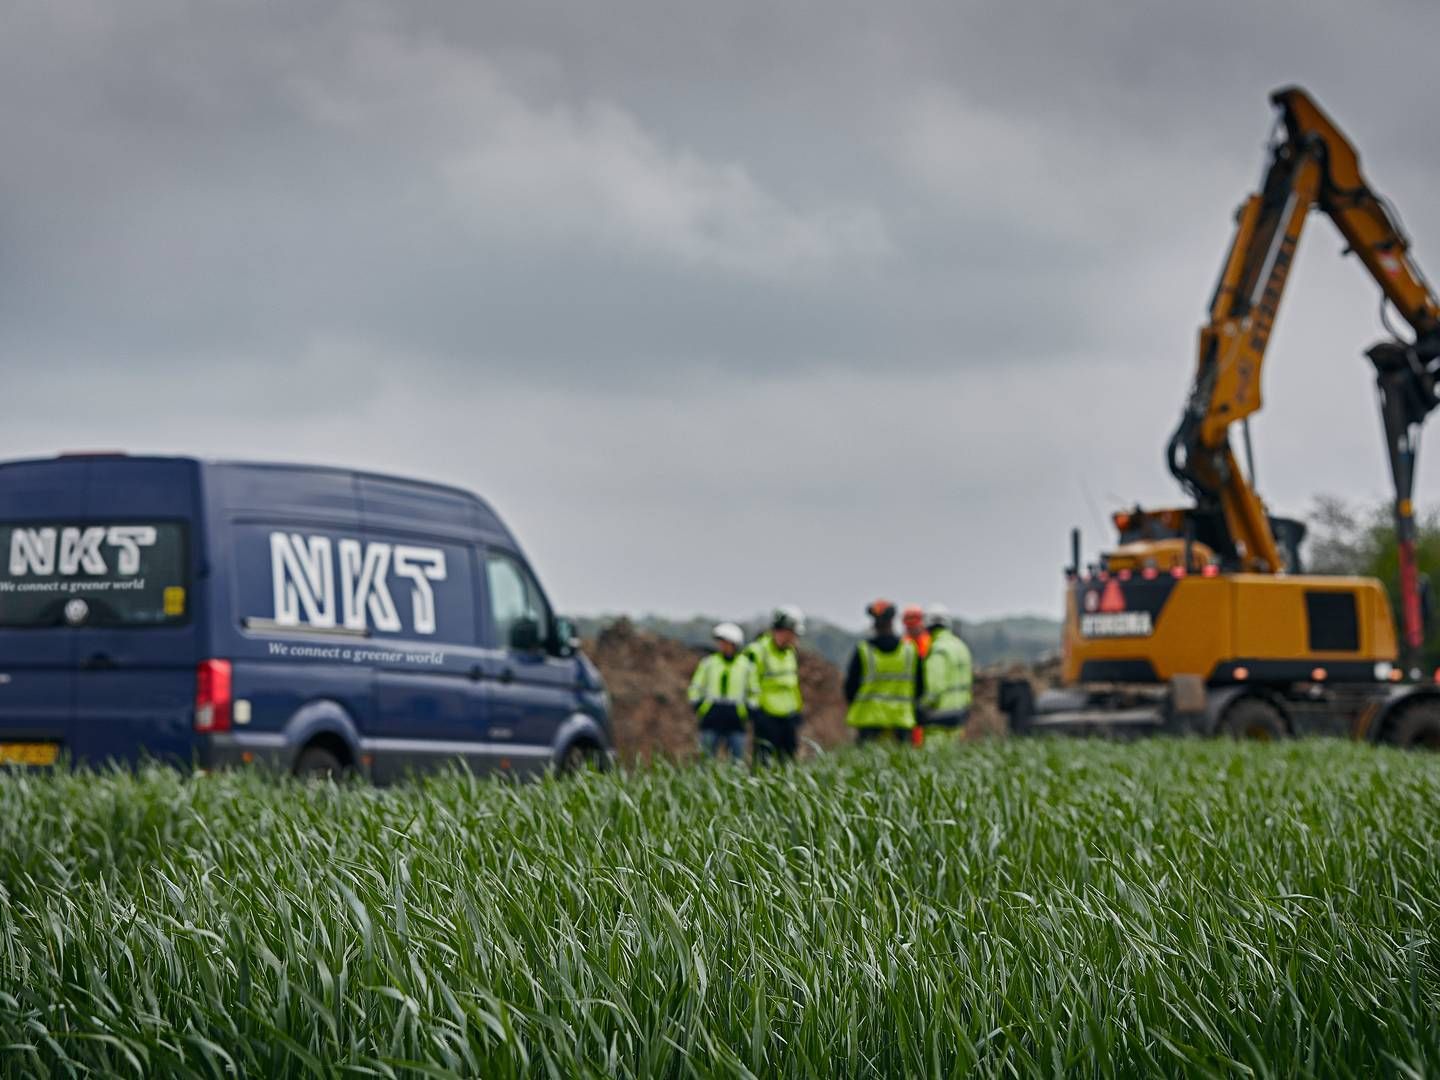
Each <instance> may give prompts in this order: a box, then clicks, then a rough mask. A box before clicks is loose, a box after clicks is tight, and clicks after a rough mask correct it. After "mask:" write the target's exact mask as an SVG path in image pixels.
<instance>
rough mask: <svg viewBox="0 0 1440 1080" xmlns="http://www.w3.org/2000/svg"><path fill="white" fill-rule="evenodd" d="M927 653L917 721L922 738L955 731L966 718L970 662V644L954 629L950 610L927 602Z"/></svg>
mask: <svg viewBox="0 0 1440 1080" xmlns="http://www.w3.org/2000/svg"><path fill="white" fill-rule="evenodd" d="M925 625H926V627H927V628H928V629H929V631H930V654H929V655H928V656H927V657H926V658H925V692H924V694H923V695H922V696H921V698H920V723H921V724H923V725H924V727H925V739H926V741H931V740H934V739H936V738H939V737H942V736H945V735H952V734H954V733H957V732H958V731H959V730H960V729H961V728H962V727H964V726H965V722H966V721H967V720H969V719H970V701H971V689H972V684H973V683H974V678H975V676H974V664H973V663H972V662H971V659H970V647H969V646H968V645H966V644H965V642H964V641H962V640H961V639H960V635H959V634H957V633H955V630H954V628H953V623H952V621H951V618H950V612H949V611H948V610H947V609H946V608H945V606H944V605H943V604H931V605H930V608H929V610H927V611H926V613H925Z"/></svg>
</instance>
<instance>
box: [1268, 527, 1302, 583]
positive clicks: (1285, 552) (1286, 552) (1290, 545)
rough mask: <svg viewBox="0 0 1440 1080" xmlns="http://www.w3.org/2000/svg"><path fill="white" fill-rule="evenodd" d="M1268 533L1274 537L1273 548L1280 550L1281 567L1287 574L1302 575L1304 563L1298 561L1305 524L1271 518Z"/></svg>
mask: <svg viewBox="0 0 1440 1080" xmlns="http://www.w3.org/2000/svg"><path fill="white" fill-rule="evenodd" d="M1270 531H1271V532H1272V533H1274V535H1275V546H1276V547H1278V548H1279V549H1280V558H1281V560H1282V561H1283V562H1284V564H1285V565H1284V566H1283V567H1281V569H1283V570H1284V571H1285V573H1287V574H1303V573H1304V572H1305V566H1304V563H1303V562H1301V560H1300V546H1301V545H1302V544H1303V543H1304V542H1305V531H1306V530H1305V523H1304V522H1301V521H1296V520H1295V519H1294V518H1282V517H1272V518H1271V519H1270Z"/></svg>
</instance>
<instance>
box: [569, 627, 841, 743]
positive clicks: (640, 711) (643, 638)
mask: <svg viewBox="0 0 1440 1080" xmlns="http://www.w3.org/2000/svg"><path fill="white" fill-rule="evenodd" d="M585 652H586V653H587V654H588V655H589V656H590V658H591V659H592V660H594V661H595V665H596V666H597V667H598V668H599V669H600V673H601V674H602V675H603V676H604V677H605V685H606V687H607V688H608V689H609V691H610V699H611V718H612V722H613V724H614V731H615V747H616V749H617V750H618V751H619V752H620V756H621V758H622V759H623V760H625V761H637V760H645V759H648V758H651V757H654V756H656V755H658V756H661V757H668V758H673V759H675V760H684V759H687V758H690V757H693V756H694V755H695V753H696V751H697V745H696V742H697V737H696V731H697V727H696V723H695V714H694V713H693V712H692V711H691V710H690V703H689V701H688V700H687V698H686V691H687V690H688V688H689V686H690V676H691V674H692V673H693V672H694V671H695V665H696V664H697V663H699V661H700V658H701V657H702V656H703V655H704V653H703V651H701V650H698V649H693V648H691V647H690V646H688V645H684V644H681V643H680V642H678V641H672V640H670V639H668V638H662V637H660V636H658V635H656V634H651V633H647V632H646V631H643V630H640V629H638V628H637V627H636V626H635V624H634V623H632V622H631V621H630V620H629V619H617V620H616V621H615V622H613V623H611V624H610V625H609V626H607V627H605V628H604V629H603V630H601V631H600V633H599V635H598V636H597V637H596V638H595V639H594V640H593V641H588V642H586V643H585ZM800 691H801V694H802V695H803V696H804V699H805V726H804V727H803V728H801V729H800V735H801V739H802V741H804V740H809V741H813V742H814V743H816V744H817V745H819V746H821V747H826V748H828V747H831V746H838V745H839V744H841V743H845V742H849V741H850V739H851V734H850V730H849V729H848V728H847V727H846V726H845V699H844V695H843V693H842V678H841V673H840V671H839V670H838V669H837V668H836V667H835V665H834V664H832V663H830V662H829V661H828V660H826V659H825V658H824V657H823V656H820V655H818V654H817V653H813V652H810V651H809V650H807V649H805V648H803V647H802V648H801V650H800ZM802 756H803V755H802Z"/></svg>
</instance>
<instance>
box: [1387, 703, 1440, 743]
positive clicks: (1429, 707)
mask: <svg viewBox="0 0 1440 1080" xmlns="http://www.w3.org/2000/svg"><path fill="white" fill-rule="evenodd" d="M1385 741H1386V742H1388V743H1390V744H1391V745H1393V746H1399V747H1401V748H1403V749H1405V750H1440V701H1417V702H1415V704H1413V705H1407V706H1406V707H1405V708H1404V709H1402V710H1401V711H1400V715H1399V716H1397V717H1395V719H1394V720H1393V721H1391V722H1390V725H1389V727H1388V728H1387V729H1386V731H1385Z"/></svg>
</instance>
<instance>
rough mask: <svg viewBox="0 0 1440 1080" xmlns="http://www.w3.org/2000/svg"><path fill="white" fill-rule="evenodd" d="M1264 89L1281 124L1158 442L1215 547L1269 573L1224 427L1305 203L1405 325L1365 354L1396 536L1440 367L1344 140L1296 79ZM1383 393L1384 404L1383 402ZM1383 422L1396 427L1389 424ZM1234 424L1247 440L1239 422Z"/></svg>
mask: <svg viewBox="0 0 1440 1080" xmlns="http://www.w3.org/2000/svg"><path fill="white" fill-rule="evenodd" d="M1271 101H1272V103H1273V104H1274V105H1276V106H1277V108H1279V110H1280V112H1281V118H1282V120H1283V136H1282V137H1281V138H1279V139H1278V140H1277V141H1276V143H1275V145H1274V147H1273V148H1272V154H1271V160H1270V165H1269V168H1268V169H1267V171H1266V174H1265V179H1264V182H1263V183H1262V184H1261V187H1260V190H1259V191H1257V192H1256V193H1255V194H1253V195H1251V196H1250V197H1249V198H1248V199H1246V201H1245V202H1244V204H1243V205H1242V206H1241V207H1240V211H1239V213H1238V215H1237V218H1236V228H1235V235H1234V239H1233V240H1232V242H1231V245H1230V250H1229V254H1228V255H1227V256H1226V259H1225V264H1224V267H1223V269H1222V270H1221V273H1220V280H1219V283H1218V284H1217V286H1216V289H1215V293H1214V296H1213V297H1212V299H1211V303H1210V316H1209V320H1208V321H1207V323H1206V325H1205V326H1204V327H1202V329H1201V331H1200V339H1199V359H1198V363H1197V366H1196V372H1195V381H1194V383H1193V385H1192V388H1191V391H1190V396H1189V399H1188V401H1187V403H1186V407H1185V410H1184V413H1183V415H1182V417H1181V421H1180V424H1179V426H1178V427H1177V428H1176V430H1175V433H1174V435H1173V436H1172V438H1171V441H1170V445H1169V458H1170V468H1171V471H1172V472H1173V473H1174V474H1175V476H1176V477H1177V478H1178V479H1179V480H1180V481H1181V482H1182V483H1183V484H1184V485H1185V486H1186V488H1187V489H1188V490H1189V491H1190V493H1191V494H1192V496H1193V497H1194V498H1195V500H1196V504H1197V510H1198V511H1199V512H1200V513H1201V514H1211V515H1214V516H1215V517H1216V518H1217V519H1218V520H1219V522H1220V523H1221V525H1222V527H1221V528H1220V529H1218V530H1217V531H1216V534H1217V535H1216V536H1215V537H1214V544H1215V546H1216V547H1217V548H1218V550H1219V554H1220V556H1221V558H1222V559H1223V560H1224V561H1225V562H1226V563H1227V564H1229V565H1231V566H1232V567H1234V568H1235V569H1238V570H1244V571H1249V572H1256V573H1277V572H1279V571H1281V570H1283V569H1284V568H1285V567H1284V561H1283V559H1282V557H1281V554H1280V548H1279V545H1277V543H1276V539H1275V536H1274V531H1273V529H1272V526H1271V521H1270V518H1269V515H1268V514H1267V512H1266V510H1265V506H1264V503H1263V502H1262V501H1261V499H1260V496H1259V495H1258V494H1257V493H1256V491H1255V489H1254V487H1253V476H1252V477H1247V476H1246V474H1245V471H1244V470H1242V469H1241V467H1240V465H1239V462H1238V461H1237V459H1236V456H1235V454H1234V452H1233V450H1232V448H1231V444H1230V429H1231V426H1232V425H1233V424H1235V423H1237V422H1241V423H1244V422H1245V421H1246V420H1247V418H1248V417H1249V416H1250V415H1251V414H1252V413H1254V412H1256V411H1257V410H1259V408H1260V407H1261V404H1262V399H1261V371H1262V367H1263V365H1264V361H1265V351H1266V348H1267V346H1268V345H1269V341H1270V334H1271V331H1272V330H1273V328H1274V325H1275V318H1276V315H1277V313H1278V311H1279V306H1280V300H1281V298H1282V297H1283V296H1284V293H1285V286H1286V283H1287V281H1288V279H1289V274H1290V269H1291V266H1292V265H1293V263H1294V260H1295V253H1296V249H1297V247H1298V245H1299V242H1300V235H1301V233H1302V232H1303V230H1304V227H1305V223H1306V220H1307V219H1308V217H1309V214H1310V211H1311V210H1312V209H1318V210H1320V211H1322V212H1323V213H1324V214H1325V215H1326V216H1327V217H1329V218H1330V219H1331V220H1332V221H1333V222H1334V223H1335V226H1336V228H1338V229H1339V231H1340V233H1341V235H1342V236H1343V237H1344V238H1345V240H1346V243H1347V245H1348V247H1349V250H1350V251H1352V252H1354V253H1355V254H1356V255H1358V256H1359V258H1360V261H1361V262H1362V263H1363V264H1364V266H1365V268H1366V270H1368V271H1369V273H1370V275H1371V277H1373V278H1374V279H1375V281H1376V283H1377V284H1378V285H1379V287H1380V289H1381V292H1382V293H1383V295H1384V298H1385V300H1386V302H1387V303H1388V304H1390V305H1391V306H1392V307H1394V309H1395V310H1396V311H1397V312H1399V314H1400V315H1401V317H1402V318H1404V319H1405V321H1406V322H1407V323H1408V324H1409V325H1410V328H1411V330H1412V332H1413V334H1414V340H1413V341H1411V342H1402V341H1394V342H1386V343H1382V345H1380V346H1377V347H1376V349H1372V350H1371V354H1370V355H1371V359H1372V360H1373V361H1374V362H1375V365H1376V369H1377V373H1378V374H1379V381H1380V387H1381V394H1382V413H1383V414H1384V415H1385V417H1386V435H1387V442H1388V443H1389V445H1390V450H1391V461H1392V466H1394V467H1395V475H1396V483H1397V498H1396V506H1397V526H1399V527H1400V531H1401V533H1402V536H1401V539H1402V544H1403V543H1404V541H1405V539H1406V532H1407V528H1408V531H1409V534H1410V536H1411V539H1412V540H1413V522H1409V521H1408V517H1409V515H1408V505H1409V491H1408V485H1409V478H1410V476H1411V475H1413V465H1414V449H1415V441H1416V437H1417V436H1418V425H1419V423H1420V421H1421V420H1423V419H1424V416H1425V414H1426V413H1428V412H1429V411H1430V409H1431V408H1433V407H1434V405H1435V403H1436V396H1435V375H1436V369H1437V367H1440V299H1437V298H1436V295H1435V292H1434V290H1433V289H1431V288H1430V286H1429V285H1428V284H1427V282H1426V281H1425V279H1424V277H1423V276H1422V275H1421V273H1420V271H1419V269H1418V267H1417V266H1416V265H1415V263H1414V260H1413V259H1412V258H1411V256H1410V250H1409V247H1410V245H1409V241H1408V240H1407V238H1406V237H1405V234H1404V232H1403V231H1402V230H1401V228H1400V224H1399V222H1398V221H1397V220H1396V218H1395V215H1394V214H1393V213H1392V212H1391V211H1390V210H1389V208H1388V204H1387V203H1386V202H1385V200H1384V199H1383V198H1382V197H1381V196H1379V195H1377V194H1376V193H1375V191H1374V190H1373V189H1372V188H1371V187H1370V185H1369V183H1368V182H1367V181H1366V179H1365V177H1364V174H1363V173H1362V172H1361V170H1360V160H1359V156H1358V155H1357V154H1356V152H1355V148H1354V146H1353V145H1352V144H1351V143H1350V141H1349V140H1348V139H1347V138H1346V137H1345V136H1344V134H1343V133H1342V132H1341V131H1340V130H1339V128H1337V127H1336V126H1335V124H1334V123H1333V122H1332V121H1331V120H1330V118H1329V117H1328V116H1326V115H1325V113H1324V112H1322V111H1321V109H1320V107H1319V106H1318V105H1316V104H1315V102H1314V101H1313V100H1312V99H1311V98H1310V97H1309V95H1307V94H1306V93H1305V92H1304V91H1303V90H1299V89H1296V88H1289V89H1285V90H1280V91H1277V92H1276V93H1275V94H1274V95H1272V97H1271ZM1387 397H1388V398H1389V399H1393V400H1394V401H1395V402H1396V403H1397V405H1396V407H1395V408H1386V407H1384V401H1385V400H1386V399H1387ZM1392 413H1393V414H1394V416H1393V417H1392V415H1391V414H1392ZM1395 423H1400V426H1401V428H1402V429H1403V430H1401V431H1400V432H1398V433H1397V432H1396V431H1394V430H1392V428H1393V426H1394V424H1395ZM1246 436H1247V444H1248V431H1247V432H1246ZM1402 472H1403V473H1405V476H1404V478H1403V479H1404V484H1403V485H1402V475H1401V474H1402ZM1401 486H1404V487H1405V488H1406V490H1405V491H1404V493H1403V494H1402V493H1401V491H1400V490H1399V489H1400V487H1401ZM1402 507H1403V508H1404V511H1405V512H1404V513H1403V515H1402V513H1401V509H1402ZM1402 516H1403V517H1404V518H1405V519H1406V522H1403V523H1402V521H1401V520H1400V519H1401V517H1402ZM1412 548H1413V545H1412ZM1412 553H1413V551H1412ZM1402 562H1403V556H1402ZM1412 563H1413V560H1412ZM1412 570H1413V566H1412ZM1409 584H1410V585H1413V581H1412V582H1410V583H1409ZM1407 621H1408V620H1407Z"/></svg>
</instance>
